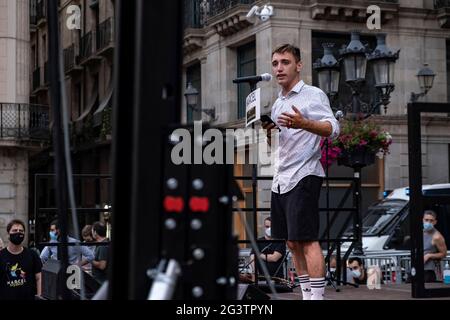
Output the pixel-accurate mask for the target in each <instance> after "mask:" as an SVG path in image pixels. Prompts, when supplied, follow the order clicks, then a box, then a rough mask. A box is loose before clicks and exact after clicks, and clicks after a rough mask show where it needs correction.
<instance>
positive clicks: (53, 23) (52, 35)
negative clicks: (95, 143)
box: [47, 1, 70, 300]
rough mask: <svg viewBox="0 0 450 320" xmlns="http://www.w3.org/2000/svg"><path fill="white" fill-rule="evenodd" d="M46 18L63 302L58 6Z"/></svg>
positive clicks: (63, 193) (51, 6)
mask: <svg viewBox="0 0 450 320" xmlns="http://www.w3.org/2000/svg"><path fill="white" fill-rule="evenodd" d="M47 16H48V35H49V36H48V39H49V41H48V46H49V50H48V52H49V62H50V95H51V101H52V112H53V147H54V150H55V173H56V179H55V189H56V190H55V196H56V203H57V207H58V220H59V224H60V231H61V234H60V236H61V238H60V239H61V240H60V241H61V242H62V245H61V246H59V247H58V259H59V260H60V261H61V266H62V278H63V281H62V282H63V285H62V288H61V289H62V298H63V299H64V300H68V299H70V294H69V291H68V289H67V287H66V286H65V283H66V277H67V273H66V270H67V265H68V250H67V207H68V201H67V176H66V162H65V157H64V140H63V128H62V114H61V107H62V104H61V83H62V82H63V81H64V79H61V78H60V74H59V72H58V71H59V70H58V69H59V68H58V66H59V50H58V48H59V23H58V2H57V1H48V2H47Z"/></svg>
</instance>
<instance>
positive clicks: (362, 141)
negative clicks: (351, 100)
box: [321, 120, 392, 168]
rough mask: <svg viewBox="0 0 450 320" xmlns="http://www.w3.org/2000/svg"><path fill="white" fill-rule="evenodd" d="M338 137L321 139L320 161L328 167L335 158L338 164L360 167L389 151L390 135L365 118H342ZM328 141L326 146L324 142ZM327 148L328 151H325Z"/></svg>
mask: <svg viewBox="0 0 450 320" xmlns="http://www.w3.org/2000/svg"><path fill="white" fill-rule="evenodd" d="M340 127H341V130H340V134H339V137H337V138H335V139H334V140H331V139H329V138H328V140H327V139H325V138H324V139H322V141H321V148H322V157H321V163H322V165H323V167H324V168H327V167H329V166H330V165H331V164H332V163H333V162H334V161H335V160H337V163H338V165H342V166H347V167H351V168H357V167H359V168H362V167H366V166H368V165H371V164H373V163H374V162H375V155H378V156H380V157H382V156H385V155H387V154H388V153H389V146H390V145H391V143H392V137H391V135H390V134H389V132H386V131H384V130H382V129H381V128H380V127H379V126H378V125H377V124H375V123H374V122H371V121H367V120H343V121H342V122H341V123H340ZM327 141H328V148H327V147H326V144H325V142H327ZM327 150H328V153H327Z"/></svg>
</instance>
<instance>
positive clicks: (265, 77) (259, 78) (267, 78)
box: [233, 73, 272, 83]
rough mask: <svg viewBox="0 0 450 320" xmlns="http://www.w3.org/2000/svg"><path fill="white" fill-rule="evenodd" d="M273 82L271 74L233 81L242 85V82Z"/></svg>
mask: <svg viewBox="0 0 450 320" xmlns="http://www.w3.org/2000/svg"><path fill="white" fill-rule="evenodd" d="M270 80H272V75H271V74H269V73H263V74H261V75H259V76H249V77H241V78H236V79H234V80H233V83H242V82H259V81H270Z"/></svg>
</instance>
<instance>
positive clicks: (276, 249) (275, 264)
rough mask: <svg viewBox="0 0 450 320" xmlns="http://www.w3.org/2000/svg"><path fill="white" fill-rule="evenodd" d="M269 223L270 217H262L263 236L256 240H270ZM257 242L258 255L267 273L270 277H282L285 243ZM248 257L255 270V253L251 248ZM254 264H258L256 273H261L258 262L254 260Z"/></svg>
mask: <svg viewBox="0 0 450 320" xmlns="http://www.w3.org/2000/svg"><path fill="white" fill-rule="evenodd" d="M271 224H272V220H271V218H270V217H267V218H266V219H264V237H261V238H258V240H272V236H271ZM257 244H258V249H259V252H260V253H261V255H260V257H261V259H262V260H263V261H264V262H265V264H266V267H267V271H269V275H270V276H271V277H277V278H282V277H283V268H282V266H281V264H282V263H283V260H284V259H283V258H284V256H285V255H286V245H285V244H284V243H280V242H274V243H268V242H261V243H257ZM250 259H251V261H252V270H255V254H254V251H253V250H252V252H251V256H250ZM256 265H257V266H258V275H263V273H262V269H261V267H260V265H259V262H256ZM253 279H254V278H253Z"/></svg>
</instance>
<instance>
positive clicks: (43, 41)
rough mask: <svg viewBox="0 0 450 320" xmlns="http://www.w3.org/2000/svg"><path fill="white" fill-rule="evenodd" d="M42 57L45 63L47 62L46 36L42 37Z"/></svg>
mask: <svg viewBox="0 0 450 320" xmlns="http://www.w3.org/2000/svg"><path fill="white" fill-rule="evenodd" d="M42 57H43V58H44V61H47V36H46V35H45V34H44V35H43V36H42Z"/></svg>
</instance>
